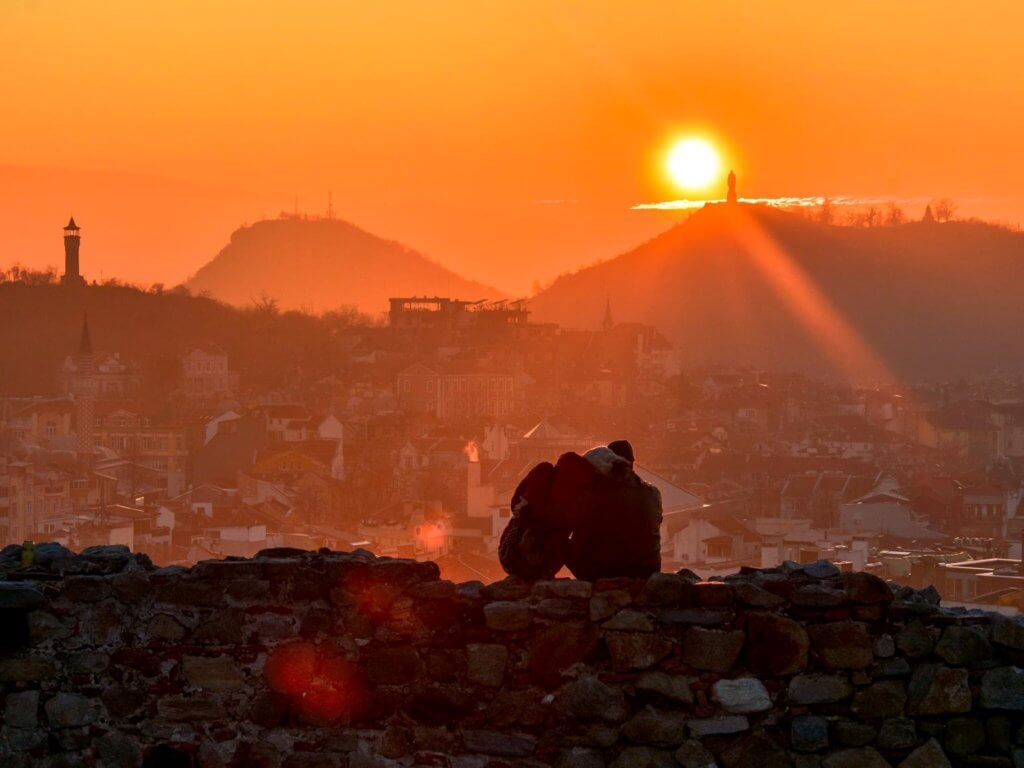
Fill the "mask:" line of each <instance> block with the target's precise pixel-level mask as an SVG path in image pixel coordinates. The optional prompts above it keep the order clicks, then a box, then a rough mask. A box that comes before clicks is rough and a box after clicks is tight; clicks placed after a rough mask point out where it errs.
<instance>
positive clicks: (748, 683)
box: [711, 677, 772, 715]
mask: <svg viewBox="0 0 1024 768" xmlns="http://www.w3.org/2000/svg"><path fill="white" fill-rule="evenodd" d="M711 691H712V697H713V698H714V700H715V701H716V702H717V703H718V705H719V706H720V707H721V708H722V709H724V710H725V711H726V712H731V713H733V714H738V715H746V714H751V713H754V712H765V711H767V710H769V709H771V708H772V700H771V697H770V696H769V695H768V689H767V688H765V687H764V683H762V682H761V681H760V680H758V679H757V678H756V677H740V678H736V679H735V680H718V681H716V682H715V683H714V684H713V685H712V687H711Z"/></svg>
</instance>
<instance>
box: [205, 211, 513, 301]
mask: <svg viewBox="0 0 1024 768" xmlns="http://www.w3.org/2000/svg"><path fill="white" fill-rule="evenodd" d="M185 286H186V287H187V288H188V289H189V290H190V291H192V292H193V293H201V292H208V293H209V294H210V295H211V296H213V297H214V298H217V299H220V300H222V301H226V302H228V303H230V304H234V305H236V306H245V305H248V304H251V303H252V302H253V301H255V300H257V299H258V298H259V297H260V296H261V295H263V294H266V295H267V296H270V297H272V298H274V299H276V300H277V301H278V303H279V304H280V306H281V307H282V308H286V309H300V308H304V309H310V310H313V311H322V310H331V309H336V308H338V307H341V306H354V307H357V308H358V309H359V310H361V311H363V312H367V313H372V314H379V313H380V312H382V311H384V310H386V309H387V299H388V297H389V296H405V295H424V294H429V295H442V296H457V297H460V298H467V299H483V298H500V297H501V296H502V294H501V292H500V291H498V290H497V289H495V288H491V287H489V286H485V285H481V284H480V283H476V282H473V281H472V280H467V279H466V278H463V277H461V276H459V275H457V274H455V273H454V272H452V271H450V270H448V269H446V268H444V267H442V266H441V265H440V264H437V263H436V262H434V261H431V260H430V259H429V258H427V257H426V256H424V255H423V254H421V253H418V252H416V251H414V250H412V249H410V248H407V247H406V246H404V245H402V244H400V243H396V242H394V241H391V240H384V239H382V238H380V237H377V236H376V235H372V234H370V233H369V232H366V231H364V230H362V229H360V228H359V227H357V226H355V225H354V224H350V223H349V222H347V221H341V220H339V219H299V218H280V219H273V220H267V221H259V222H256V223H255V224H252V225H250V226H247V227H242V228H241V229H238V230H236V231H235V232H234V233H233V234H232V235H231V242H230V243H228V245H227V246H225V247H224V248H223V249H222V250H221V252H220V253H218V254H217V256H216V257H214V259H213V260H212V261H211V262H209V263H208V264H206V265H205V266H204V267H202V268H201V269H200V270H199V271H198V272H196V274H195V275H194V276H193V277H192V278H191V279H189V280H188V281H187V282H186V283H185Z"/></svg>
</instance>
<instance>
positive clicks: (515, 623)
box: [484, 600, 530, 632]
mask: <svg viewBox="0 0 1024 768" xmlns="http://www.w3.org/2000/svg"><path fill="white" fill-rule="evenodd" d="M484 621H485V623H486V624H487V628H488V629H494V630H497V631H499V632H516V631H519V630H522V629H526V628H527V627H529V626H530V607H529V606H528V605H526V604H525V603H516V602H511V601H508V600H499V601H498V602H494V603H488V604H487V605H485V606H484Z"/></svg>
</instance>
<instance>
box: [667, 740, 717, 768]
mask: <svg viewBox="0 0 1024 768" xmlns="http://www.w3.org/2000/svg"><path fill="white" fill-rule="evenodd" d="M675 758H676V762H677V763H679V765H681V766H682V768H717V763H716V762H715V756H714V755H712V754H711V753H710V752H709V751H708V750H707V749H705V748H704V745H703V744H701V743H700V742H699V741H697V739H687V740H686V741H684V742H683V743H682V744H681V745H680V746H679V749H677V750H676V753H675Z"/></svg>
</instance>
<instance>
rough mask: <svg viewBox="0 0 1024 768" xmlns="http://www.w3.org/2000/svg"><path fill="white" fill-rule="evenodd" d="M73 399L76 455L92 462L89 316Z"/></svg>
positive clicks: (80, 346) (93, 393)
mask: <svg viewBox="0 0 1024 768" xmlns="http://www.w3.org/2000/svg"><path fill="white" fill-rule="evenodd" d="M72 223H73V222H72ZM75 367H76V368H77V369H78V370H77V371H76V372H75V382H74V397H75V421H76V424H75V431H76V432H77V433H78V454H79V457H80V458H81V459H82V460H84V461H87V462H91V461H92V457H93V448H94V447H95V435H94V431H95V428H96V389H95V382H94V381H93V378H92V374H93V356H92V336H91V335H90V333H89V316H88V315H85V316H84V317H83V318H82V336H81V339H80V340H79V342H78V355H76V357H75Z"/></svg>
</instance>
